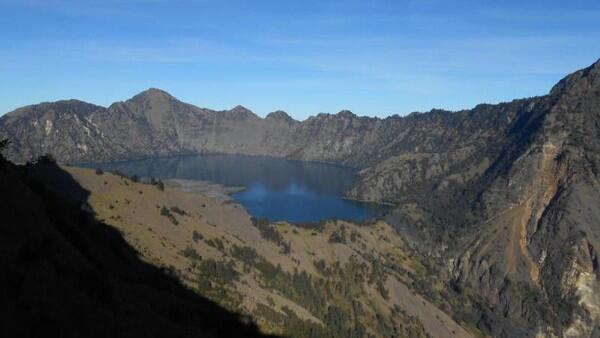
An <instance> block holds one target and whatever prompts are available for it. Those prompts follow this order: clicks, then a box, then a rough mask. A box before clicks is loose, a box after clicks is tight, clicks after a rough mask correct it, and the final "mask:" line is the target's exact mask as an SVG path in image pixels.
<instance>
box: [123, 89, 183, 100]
mask: <svg viewBox="0 0 600 338" xmlns="http://www.w3.org/2000/svg"><path fill="white" fill-rule="evenodd" d="M136 98H138V99H139V98H150V99H157V98H160V99H169V100H174V99H175V97H173V95H171V94H169V93H167V92H166V91H164V90H162V89H158V88H148V89H146V90H144V91H143V92H140V93H139V94H137V95H135V96H134V97H132V98H131V99H136Z"/></svg>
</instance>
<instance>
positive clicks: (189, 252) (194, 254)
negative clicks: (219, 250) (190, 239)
mask: <svg viewBox="0 0 600 338" xmlns="http://www.w3.org/2000/svg"><path fill="white" fill-rule="evenodd" d="M182 254H183V256H184V257H186V258H189V259H191V260H194V261H196V260H201V259H202V256H200V255H199V254H198V251H196V249H194V248H192V247H191V246H187V247H186V248H185V249H184V250H183V252H182Z"/></svg>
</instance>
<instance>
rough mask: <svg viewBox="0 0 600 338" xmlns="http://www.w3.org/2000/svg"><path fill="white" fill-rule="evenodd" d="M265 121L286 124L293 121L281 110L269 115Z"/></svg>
mask: <svg viewBox="0 0 600 338" xmlns="http://www.w3.org/2000/svg"><path fill="white" fill-rule="evenodd" d="M266 119H267V120H275V121H286V122H292V121H295V120H294V119H293V118H292V117H291V116H290V115H288V113H286V112H284V111H283V110H276V111H274V112H271V113H269V114H268V115H267V117H266Z"/></svg>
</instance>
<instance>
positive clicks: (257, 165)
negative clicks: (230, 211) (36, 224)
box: [90, 155, 385, 223]
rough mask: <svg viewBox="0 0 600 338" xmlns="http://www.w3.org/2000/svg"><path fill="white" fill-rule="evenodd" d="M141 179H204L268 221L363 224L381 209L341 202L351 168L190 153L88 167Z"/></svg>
mask: <svg viewBox="0 0 600 338" xmlns="http://www.w3.org/2000/svg"><path fill="white" fill-rule="evenodd" d="M90 166H92V167H100V168H103V169H104V170H114V169H118V170H120V171H121V172H123V173H125V174H128V175H133V174H136V175H138V176H141V177H156V178H161V179H169V178H178V179H189V180H207V181H212V182H216V183H219V184H222V185H225V186H242V187H245V188H246V189H245V190H243V191H241V192H238V193H235V194H233V195H232V197H233V198H234V199H235V200H236V201H237V202H239V203H240V204H242V205H243V206H244V207H245V208H246V209H247V210H248V212H249V213H250V214H252V215H253V216H255V217H258V218H267V219H269V220H271V221H282V220H285V221H289V222H293V223H298V222H318V221H321V220H325V219H346V220H353V221H364V220H367V219H370V218H373V217H376V216H378V215H381V214H382V213H383V212H384V211H385V208H384V207H382V206H380V205H376V204H371V203H361V202H356V201H351V200H347V199H344V198H343V195H344V193H345V192H346V191H347V190H348V189H349V188H350V187H351V186H352V183H353V181H354V179H355V175H356V170H355V169H352V168H347V167H342V166H337V165H331V164H322V163H313V162H301V161H294V160H286V159H280V158H271V157H261V156H242V155H193V156H176V157H166V158H151V159H144V160H135V161H126V162H116V163H105V164H101V165H90Z"/></svg>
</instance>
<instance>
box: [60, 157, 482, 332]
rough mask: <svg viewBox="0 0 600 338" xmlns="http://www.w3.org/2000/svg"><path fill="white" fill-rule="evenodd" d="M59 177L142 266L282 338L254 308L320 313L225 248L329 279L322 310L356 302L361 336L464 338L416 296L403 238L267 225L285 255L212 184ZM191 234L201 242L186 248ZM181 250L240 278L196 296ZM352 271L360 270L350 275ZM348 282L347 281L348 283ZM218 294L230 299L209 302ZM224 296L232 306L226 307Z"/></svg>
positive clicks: (419, 269)
mask: <svg viewBox="0 0 600 338" xmlns="http://www.w3.org/2000/svg"><path fill="white" fill-rule="evenodd" d="M65 170H66V171H67V172H69V173H70V174H71V175H72V176H73V178H74V179H75V180H76V181H77V182H78V183H79V184H80V185H81V186H82V187H83V188H85V189H86V190H88V191H89V192H90V195H89V198H88V202H89V204H90V206H91V207H92V209H93V210H94V212H95V213H96V217H97V218H98V219H101V220H103V221H104V222H105V223H106V224H108V225H110V226H112V227H115V228H116V229H118V230H119V231H120V232H121V233H122V234H123V236H124V238H125V239H126V240H127V241H128V242H129V243H130V244H131V245H132V246H133V247H135V248H136V250H137V251H138V252H139V254H140V256H141V257H142V258H143V259H144V260H146V261H148V262H151V263H152V264H154V265H157V266H163V267H168V268H170V269H172V270H173V271H175V272H176V274H177V276H178V277H179V278H180V279H181V280H182V281H183V282H184V283H185V284H186V285H188V286H189V287H190V288H193V289H196V291H197V292H199V293H203V292H204V293H205V294H204V296H207V297H209V298H210V297H211V296H212V297H213V298H214V300H215V301H217V302H219V303H220V304H221V305H223V306H226V307H229V308H230V309H231V310H235V311H241V312H243V313H246V314H249V315H250V316H251V317H252V318H253V319H254V320H255V321H256V322H257V323H258V324H259V327H260V328H261V329H262V330H263V331H266V332H269V333H279V334H290V332H286V331H285V326H283V327H282V325H281V323H279V322H277V320H278V319H277V318H278V317H277V316H272V315H267V314H266V312H265V311H264V309H263V310H262V311H260V310H259V308H262V307H263V306H264V307H267V308H269V309H271V310H273V311H274V312H275V313H276V314H279V315H280V316H287V315H286V312H285V311H286V310H284V308H286V307H287V309H289V310H291V311H293V312H294V313H295V315H296V316H297V317H298V318H299V319H300V320H301V321H304V322H310V323H312V324H313V325H319V326H322V325H325V326H326V325H327V324H326V318H325V317H323V315H322V314H321V313H318V312H319V311H315V310H314V309H313V308H311V306H310V305H307V304H303V302H302V300H299V299H296V298H294V297H293V296H290V294H289V293H286V292H282V291H281V290H278V289H277V287H273V286H272V285H271V284H270V283H269V282H268V281H267V280H266V277H265V276H264V275H261V272H260V271H259V269H257V268H255V267H253V266H250V265H248V264H245V263H244V262H243V259H240V258H239V257H236V256H235V255H234V254H232V248H234V247H236V246H237V247H238V248H239V247H249V248H252V250H254V251H255V252H256V254H257V255H258V257H262V258H264V260H266V261H267V262H269V263H271V264H272V265H273V266H280V267H281V270H282V271H283V272H284V273H289V274H296V275H298V274H301V273H303V272H306V273H307V274H308V275H309V276H310V278H311V280H312V281H313V283H315V284H316V283H317V282H316V280H322V281H327V283H328V284H327V285H329V288H332V289H336V288H338V289H346V290H345V291H344V292H345V293H346V294H345V295H344V292H337V291H335V290H334V291H331V299H328V300H327V301H326V302H325V305H324V306H325V307H326V306H327V304H330V303H333V301H335V304H342V305H341V306H343V305H344V304H352V302H358V303H360V304H361V305H360V307H361V312H360V313H361V314H360V315H356V314H355V315H354V318H352V319H353V320H354V321H356V322H360V323H361V324H362V325H364V326H365V330H366V332H367V333H370V334H373V335H375V336H381V335H392V336H395V335H396V334H401V335H408V336H426V335H429V336H432V337H470V336H471V335H470V333H469V332H467V331H466V330H465V329H463V328H462V327H461V326H460V325H458V324H457V323H456V322H454V321H453V320H452V318H451V317H449V316H448V315H447V314H445V313H444V312H443V311H441V310H440V309H438V308H436V307H435V306H434V305H433V304H431V303H430V302H429V301H427V300H426V299H425V298H424V297H421V296H419V295H418V294H416V293H415V290H414V289H413V288H412V287H411V283H412V280H413V279H414V278H420V276H422V275H423V270H424V267H423V266H422V265H421V264H420V263H419V261H418V260H417V259H413V258H412V257H411V250H410V249H409V248H408V247H407V244H406V243H405V242H404V240H403V239H402V238H401V237H400V236H399V235H398V234H397V232H396V231H394V230H393V229H392V228H391V227H390V226H389V225H387V224H386V223H384V222H378V223H375V224H371V225H367V226H359V225H356V224H352V223H349V222H340V221H334V222H329V223H327V224H325V225H324V227H323V228H321V229H308V228H303V227H297V226H294V225H291V224H288V223H277V224H275V225H272V226H273V228H274V229H276V231H277V233H279V234H280V235H281V236H282V242H284V243H288V245H289V248H290V250H289V252H287V253H285V252H282V251H283V250H282V247H281V245H279V244H278V243H276V242H275V241H273V240H270V239H266V238H264V236H263V235H261V232H260V231H259V229H258V228H257V227H256V226H255V225H254V224H253V222H252V220H251V217H250V216H249V215H248V213H247V212H246V210H245V209H244V208H243V207H242V206H240V205H239V204H237V203H234V202H233V201H231V200H230V199H228V198H227V195H226V193H227V190H226V189H224V188H222V187H220V186H218V185H214V184H210V183H206V182H204V183H203V182H195V183H194V182H189V181H186V182H170V183H169V184H167V185H166V187H165V189H164V191H161V190H159V189H158V188H157V187H156V186H154V185H149V184H144V183H136V182H133V181H131V180H130V179H127V178H123V177H120V176H116V175H113V174H110V173H104V174H102V175H98V174H96V173H95V172H94V171H93V170H90V169H81V168H75V167H65ZM184 190H186V191H184ZM208 196H210V197H208ZM163 206H165V207H166V208H173V207H176V208H179V209H180V210H181V211H182V212H183V213H184V214H183V215H180V214H178V213H175V212H172V213H171V214H172V215H173V217H174V218H175V220H176V222H177V224H174V223H173V221H172V220H171V219H170V218H169V217H166V216H164V215H161V209H162V208H163ZM340 229H344V230H343V232H344V234H343V236H342V237H344V238H343V240H340V241H339V242H333V243H332V240H330V238H331V236H332V234H333V233H335V232H339V231H340ZM194 232H196V233H197V234H199V235H200V236H201V237H202V238H203V240H197V241H194V239H193V233H194ZM211 239H219V240H220V241H221V242H222V243H223V247H218V246H217V247H215V246H213V245H211V244H209V243H208V242H209V241H210V240H211ZM186 248H187V249H188V250H189V249H190V248H192V249H193V250H194V251H195V252H196V253H197V254H198V255H199V256H200V257H201V258H200V260H204V261H205V260H207V259H215V260H217V261H220V262H225V261H227V262H229V261H231V262H233V266H234V269H235V270H236V271H238V273H239V278H237V279H236V280H235V281H232V283H230V284H228V285H219V286H215V287H213V288H210V289H200V288H199V287H198V274H199V273H202V271H198V269H197V268H196V265H197V264H198V262H197V261H196V260H195V259H190V258H189V257H186V255H185V254H184V251H185V250H186ZM319 260H322V262H323V263H322V265H320V268H318V267H317V264H315V263H316V262H317V261H319ZM374 265H378V266H380V268H379V269H380V270H381V272H380V273H379V274H378V275H377V276H376V278H377V279H381V280H380V281H381V283H380V285H381V286H383V290H384V291H383V292H382V291H380V290H381V289H379V288H378V285H377V284H378V283H377V281H369V280H368V279H369V278H367V277H366V275H368V274H370V273H372V271H373V269H375V268H374V267H373V266H374ZM324 270H329V271H328V272H326V271H324ZM351 270H357V271H358V272H357V271H354V274H352V271H351ZM362 271H364V273H362ZM363 275H364V276H363ZM348 276H353V278H350V280H348ZM319 285H320V284H319ZM317 289H318V288H317ZM220 290H222V291H224V292H227V293H228V294H229V295H230V296H231V297H222V296H216V295H218V292H219V291H220ZM318 290H320V289H318ZM214 292H217V294H215V293H214ZM319 292H321V291H319ZM384 294H386V295H385V296H384ZM339 297H348V298H346V299H338V298H339ZM231 298H237V299H236V300H235V301H231ZM349 306H351V305H349ZM355 306H356V305H355ZM349 312H350V313H351V314H352V313H354V312H353V311H349ZM377 317H382V318H384V319H379V321H380V322H385V323H386V325H389V327H390V328H391V329H390V330H391V331H389V333H388V334H386V332H383V331H382V329H381V327H380V325H378V321H376V320H374V319H375V318H377ZM309 325H310V324H309ZM291 334H294V333H293V332H291Z"/></svg>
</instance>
